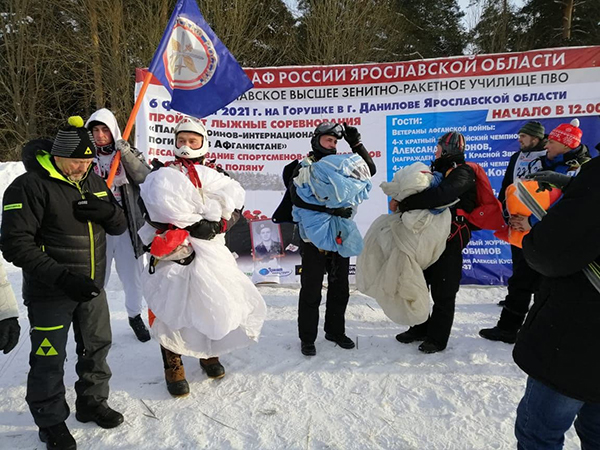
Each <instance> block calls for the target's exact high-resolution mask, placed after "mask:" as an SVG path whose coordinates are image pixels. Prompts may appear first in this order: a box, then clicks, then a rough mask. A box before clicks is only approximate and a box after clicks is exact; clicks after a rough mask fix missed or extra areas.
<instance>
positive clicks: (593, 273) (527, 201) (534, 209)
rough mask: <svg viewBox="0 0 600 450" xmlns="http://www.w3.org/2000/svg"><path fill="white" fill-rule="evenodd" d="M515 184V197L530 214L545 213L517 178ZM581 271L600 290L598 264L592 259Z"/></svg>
mask: <svg viewBox="0 0 600 450" xmlns="http://www.w3.org/2000/svg"><path fill="white" fill-rule="evenodd" d="M516 186H517V198H518V199H519V200H520V201H521V203H523V204H524V205H525V206H526V207H527V209H529V211H531V214H533V215H534V216H535V217H536V218H537V219H538V220H542V218H543V217H544V216H545V215H546V214H547V212H546V210H545V209H544V208H542V206H541V205H540V204H539V203H538V201H537V200H536V199H535V197H534V196H533V195H531V193H530V192H529V191H528V190H527V188H526V187H525V185H524V184H523V182H522V181H521V180H519V179H517V181H516ZM583 273H584V274H585V276H586V277H587V279H588V280H589V281H590V283H592V286H594V288H596V290H597V291H598V292H600V265H599V264H598V263H596V261H593V262H591V263H589V264H588V266H587V267H585V268H584V269H583Z"/></svg>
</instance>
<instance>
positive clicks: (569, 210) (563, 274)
mask: <svg viewBox="0 0 600 450" xmlns="http://www.w3.org/2000/svg"><path fill="white" fill-rule="evenodd" d="M598 205H600V158H595V159H592V160H591V161H590V162H587V163H586V164H584V165H583V166H582V168H581V172H580V173H579V174H578V175H577V176H576V177H575V178H574V179H573V181H572V182H571V184H570V185H569V188H568V189H567V191H566V192H565V194H564V197H563V198H561V199H560V200H559V201H558V203H556V204H555V205H554V206H553V207H552V208H550V209H549V210H548V215H547V216H546V217H544V219H543V220H542V221H541V222H539V223H537V224H536V225H535V226H534V227H533V228H532V229H531V232H530V233H529V234H528V235H527V236H525V238H524V239H523V254H524V256H525V258H526V260H527V263H528V264H529V265H530V266H531V268H533V269H534V270H536V271H537V272H540V273H541V274H542V275H543V278H542V283H541V286H540V291H539V293H538V294H537V295H536V296H535V299H534V304H533V307H532V309H531V311H530V312H529V314H528V315H527V320H526V321H525V324H524V325H523V327H522V328H521V330H520V332H519V335H518V338H517V342H516V345H515V348H514V351H513V357H514V360H515V362H516V363H517V364H518V365H519V367H520V368H521V369H523V370H524V371H525V372H526V373H527V374H528V375H530V376H531V377H532V378H534V379H536V380H538V381H540V382H542V383H544V384H546V385H547V386H549V387H551V388H552V389H555V390H556V391H558V392H560V393H562V394H564V395H566V396H569V397H571V398H575V399H579V400H582V401H587V402H593V403H600V383H599V382H598V381H599V380H600V358H598V352H599V351H600V293H598V291H596V290H595V289H594V287H593V286H592V284H591V283H590V282H589V281H588V280H587V278H586V277H585V275H584V274H583V273H582V271H581V270H582V269H583V268H584V267H586V266H587V265H588V264H589V263H591V262H593V261H596V262H598V263H600V208H598Z"/></svg>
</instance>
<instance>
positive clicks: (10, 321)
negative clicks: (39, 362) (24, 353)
mask: <svg viewBox="0 0 600 450" xmlns="http://www.w3.org/2000/svg"><path fill="white" fill-rule="evenodd" d="M18 318H19V308H18V307H17V300H16V299H15V293H14V292H13V290H12V287H11V286H10V283H9V282H8V279H7V278H6V271H5V270H4V266H3V265H2V262H1V261H0V350H2V351H3V352H4V354H7V353H10V351H11V350H12V349H13V348H15V346H16V345H17V343H18V342H19V334H20V333H21V327H20V326H19V319H18Z"/></svg>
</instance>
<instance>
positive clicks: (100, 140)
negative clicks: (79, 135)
mask: <svg viewBox="0 0 600 450" xmlns="http://www.w3.org/2000/svg"><path fill="white" fill-rule="evenodd" d="M92 136H93V137H94V142H95V143H96V145H97V146H98V147H105V146H107V145H110V144H112V143H113V135H112V133H111V132H110V128H108V127H107V126H106V125H104V124H103V123H101V124H99V125H94V126H93V127H92Z"/></svg>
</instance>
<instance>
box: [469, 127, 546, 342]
mask: <svg viewBox="0 0 600 450" xmlns="http://www.w3.org/2000/svg"><path fill="white" fill-rule="evenodd" d="M544 133H545V129H544V126H543V125H542V124H541V123H540V122H536V121H531V122H527V123H526V124H525V125H523V127H522V128H521V129H520V130H519V151H517V152H515V153H514V154H513V155H512V156H511V157H510V161H509V163H508V167H507V168H506V173H505V174H504V179H503V180H502V188H501V189H500V193H499V194H498V200H500V203H502V206H503V207H505V203H506V189H507V188H508V186H510V185H511V184H513V183H514V182H515V180H517V179H520V178H524V177H526V176H527V175H530V174H532V173H536V172H538V171H539V170H541V169H542V159H543V157H544V156H545V155H546V149H545V148H544V146H545V145H546V137H545V134H544ZM505 217H506V218H507V222H508V213H507V212H506V209H505ZM510 253H511V256H512V270H513V273H512V276H511V277H510V278H509V279H508V294H507V296H506V298H505V299H504V300H503V301H501V302H500V303H499V304H500V306H502V312H501V313H500V320H498V324H497V325H496V326H495V327H493V328H485V329H482V330H480V331H479V335H480V336H481V337H482V338H485V339H489V340H491V341H503V342H506V343H508V344H512V343H514V342H515V340H516V339H517V331H519V328H520V327H521V325H523V321H524V320H525V315H526V314H527V311H529V304H530V303H531V296H532V295H533V293H534V292H535V291H536V290H537V286H538V284H539V278H540V276H539V274H538V273H537V272H536V271H535V270H533V269H531V267H529V265H527V263H526V262H525V258H524V257H523V251H522V250H521V249H520V248H519V247H516V246H514V245H511V246H510Z"/></svg>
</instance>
